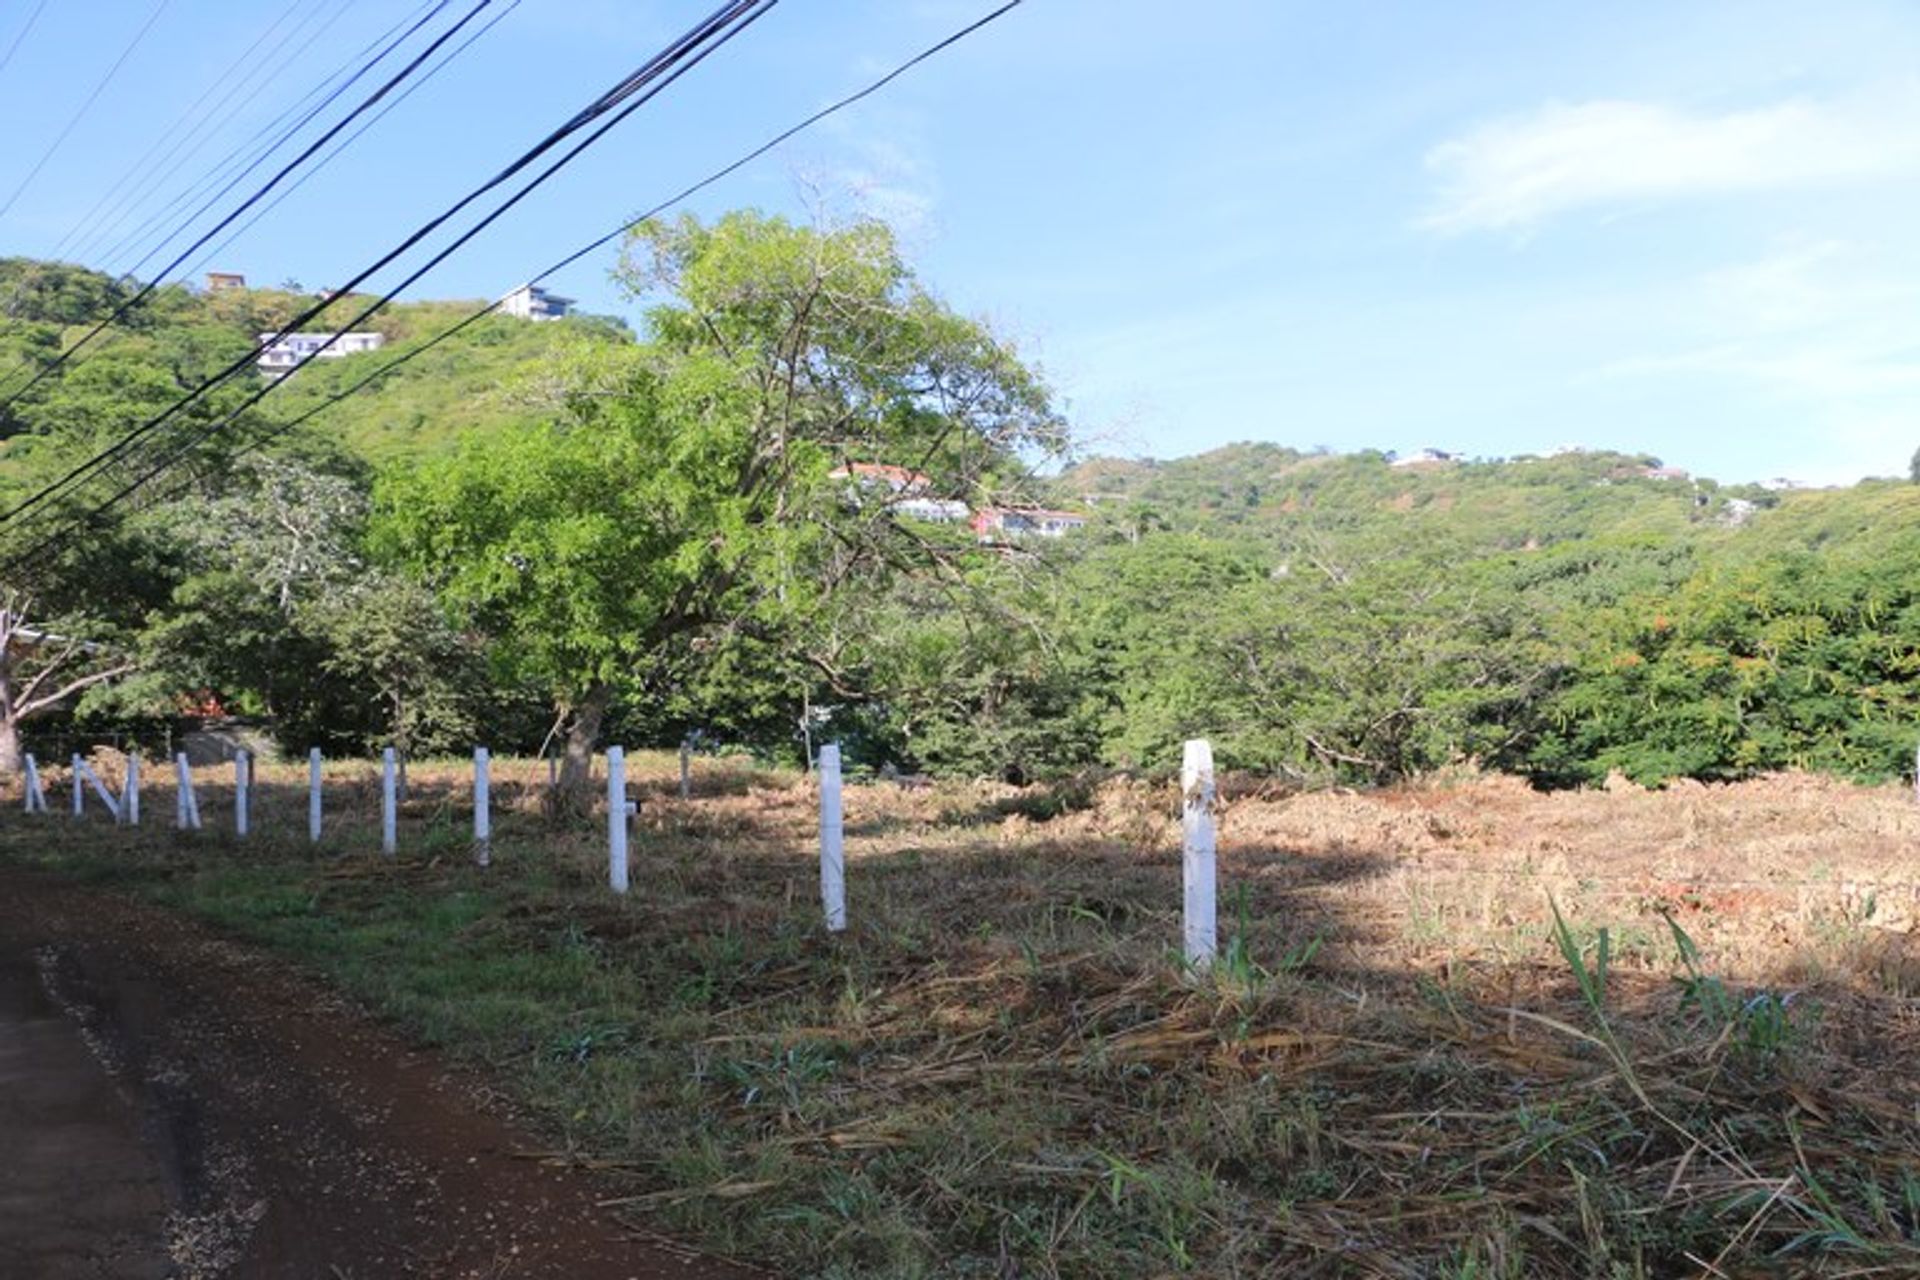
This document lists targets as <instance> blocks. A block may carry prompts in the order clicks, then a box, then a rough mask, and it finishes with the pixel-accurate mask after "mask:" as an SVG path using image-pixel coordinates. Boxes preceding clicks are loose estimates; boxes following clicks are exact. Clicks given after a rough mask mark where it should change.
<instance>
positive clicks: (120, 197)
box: [47, 0, 306, 258]
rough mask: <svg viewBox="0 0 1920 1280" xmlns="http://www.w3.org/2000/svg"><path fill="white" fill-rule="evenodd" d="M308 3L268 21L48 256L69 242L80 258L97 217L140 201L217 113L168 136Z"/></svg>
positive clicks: (230, 84) (231, 85) (108, 220)
mask: <svg viewBox="0 0 1920 1280" xmlns="http://www.w3.org/2000/svg"><path fill="white" fill-rule="evenodd" d="M305 2H306V0H293V3H291V4H289V5H288V6H287V7H286V8H285V9H283V10H281V12H280V16H279V17H277V18H275V19H274V20H273V21H272V22H270V23H268V24H267V26H266V29H265V30H263V31H261V33H260V34H259V35H257V36H255V37H254V38H253V43H252V44H250V45H248V46H247V47H246V48H245V49H243V50H241V51H240V54H239V56H238V57H236V58H234V60H233V61H232V62H230V63H228V64H227V65H226V66H225V67H224V68H222V69H221V71H220V72H219V73H218V74H217V75H215V76H214V78H213V79H212V80H211V81H209V82H208V83H207V87H206V88H205V89H202V90H201V91H200V96H199V97H197V98H195V99H194V100H193V101H192V102H191V103H189V104H188V106H187V108H186V110H184V111H182V112H181V113H180V114H179V115H178V116H176V117H174V119H173V121H172V122H171V123H170V124H168V125H167V127H166V128H164V129H162V130H161V131H160V134H159V136H158V137H157V138H155V139H154V141H153V143H152V145H151V146H149V147H148V148H147V149H146V152H145V154H144V155H143V156H141V158H140V159H139V160H138V161H136V162H135V163H134V165H133V166H132V167H131V168H129V169H127V170H126V171H124V172H123V173H121V175H120V176H119V177H118V178H117V179H115V180H114V183H113V185H112V186H110V187H108V188H107V189H106V191H104V192H102V193H101V195H100V198H99V199H98V200H95V201H94V202H93V205H92V206H91V207H90V208H89V209H88V210H87V211H86V212H85V213H83V214H81V215H80V217H79V218H78V219H76V220H75V222H74V223H73V225H72V226H70V227H68V228H67V231H66V234H65V235H63V236H61V237H60V239H59V240H58V241H57V242H56V243H55V244H54V246H53V248H52V249H51V250H49V251H48V253H47V256H48V257H49V258H58V257H59V256H60V255H61V253H62V252H64V251H65V250H66V248H67V246H68V245H72V246H73V248H74V255H75V257H76V258H78V257H79V256H80V252H81V250H82V249H83V248H85V247H86V246H87V245H88V244H89V243H90V242H91V240H92V239H93V236H94V230H95V228H94V227H93V223H94V220H95V219H96V218H101V217H102V215H103V214H105V215H107V216H106V217H105V218H104V219H103V222H102V225H103V226H111V225H113V222H112V214H113V213H117V212H118V211H119V209H120V207H121V206H122V205H123V204H125V203H126V202H127V201H128V200H137V199H138V198H139V193H140V185H141V180H143V179H145V178H147V177H148V176H150V175H151V174H152V173H154V172H156V171H157V170H159V168H160V167H161V166H163V165H165V164H166V163H167V161H169V160H171V159H172V158H173V157H174V155H175V154H177V153H178V151H179V149H180V148H181V147H182V146H183V145H185V143H186V142H187V140H188V139H189V138H191V137H193V135H194V134H195V133H196V132H198V131H199V129H200V127H201V125H204V124H205V123H206V122H207V121H208V120H211V119H212V118H213V115H214V112H213V111H209V112H208V113H207V116H206V117H205V118H204V119H202V120H201V121H200V123H199V124H196V125H194V126H193V128H191V129H188V130H187V131H186V133H184V134H183V135H182V136H181V137H180V139H179V140H178V141H176V142H174V143H173V144H172V146H170V147H167V142H168V139H170V138H172V137H173V135H174V134H175V133H176V132H178V131H179V130H180V129H181V128H182V127H183V126H185V125H186V123H187V122H188V121H189V120H191V119H192V118H193V115H194V113H195V112H196V111H198V110H200V108H201V107H202V106H204V105H205V104H206V101H207V99H209V98H211V97H212V96H213V95H214V94H215V93H216V92H218V91H219V90H220V89H222V88H225V89H226V90H227V92H228V94H229V95H231V94H232V92H233V91H234V89H235V88H236V87H237V86H238V83H239V82H238V81H236V80H235V73H236V72H238V71H239V70H240V69H241V68H242V67H245V66H249V65H252V66H256V67H257V66H258V65H259V62H258V61H256V60H255V59H254V54H255V53H257V52H259V49H260V46H261V45H263V44H265V43H266V42H267V39H268V37H270V36H271V35H273V33H274V32H276V31H278V30H279V29H280V28H281V26H283V25H284V24H285V23H286V21H287V19H289V18H291V17H292V16H293V15H294V14H296V13H298V12H299V11H300V6H301V5H302V4H304V3H305ZM276 47H277V46H276ZM224 101H225V99H224V98H223V99H222V102H224ZM217 110H218V106H216V107H215V111H217ZM162 147H167V149H166V150H165V151H164V152H163V151H162V150H161V148H162ZM123 193H124V194H123Z"/></svg>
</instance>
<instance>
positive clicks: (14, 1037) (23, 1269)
mask: <svg viewBox="0 0 1920 1280" xmlns="http://www.w3.org/2000/svg"><path fill="white" fill-rule="evenodd" d="M497 1111H498V1108H497V1107H483V1106H481V1105H480V1101H479V1100H478V1099H477V1098H476V1097H475V1096H474V1086H473V1084H472V1082H471V1081H468V1080H465V1079H464V1078H463V1077H461V1076H460V1075H459V1074H458V1073H453V1072H449V1071H448V1070H447V1069H446V1067H445V1065H444V1064H443V1063H440V1062H439V1061H437V1060H436V1059H435V1058H434V1056H433V1055H431V1054H427V1053H422V1052H419V1051H417V1050H413V1049H410V1048H409V1047H408V1046H407V1045H406V1044H404V1043H403V1042H402V1041H400V1040H399V1039H398V1038H397V1037H395V1036H394V1035H393V1034H392V1033H390V1032H388V1031H386V1030H384V1029H383V1028H381V1027H379V1026H377V1025H374V1024H372V1023H371V1022H369V1021H368V1020H367V1019H366V1018H364V1017H362V1016H360V1015H358V1014H356V1013H355V1012H354V1011H353V1010H351V1009H350V1008H348V1007H347V1006H346V1005H345V1004H344V1003H343V1002H342V1001H341V1000H340V999H339V998H338V997H337V996H334V995H332V994H331V993H330V992H328V991H327V990H326V989H325V988H324V987H322V986H320V985H318V984H316V983H314V982H312V981H309V980H307V979H305V978H304V977H302V976H300V975H298V974H296V973H294V972H292V971H291V970H289V969H288V968H287V967H286V966H284V965H282V964H280V963H278V962H276V961H274V960H271V959H269V958H266V957H263V956H262V955H260V954H259V953H257V952H254V951H251V950H248V949H246V948H243V947H240V946H237V945H234V944H231V943H228V942H225V941H223V940H221V939H219V938H217V937H214V936H212V935H211V934H209V933H208V932H206V931H205V930H202V929H200V928H197V927H195V926H194V925H192V924H191V923H189V922H185V921H183V920H181V919H179V918H177V917H175V916H173V915H170V914H168V913H166V912H163V911H159V910H156V909H154V908H151V907H146V906H142V905H139V904H135V903H131V902H127V901H123V900H121V899H118V898H115V897H112V896H108V895H102V894H99V893H97V892H93V891H89V890H83V889H79V888H75V887H72V886H68V885H63V884H60V883H57V882H55V881H52V880H49V879H46V878H42V877H39V876H34V875H28V874H25V873H20V872H13V871H0V1259H4V1260H5V1263H4V1265H0V1271H4V1273H5V1275H6V1276H7V1277H9V1280H67V1278H68V1277H73V1278H75V1280H78V1278H79V1277H87V1278H89V1280H93V1278H100V1280H122V1278H126V1280H135V1278H139V1280H144V1278H147V1277H152V1278H154V1280H161V1278H174V1280H201V1278H203V1277H205V1278H208V1280H211V1278H213V1277H244V1278H246V1280H254V1278H255V1277H260V1278H262V1280H277V1278H279V1277H286V1278H287V1280H294V1278H296V1277H297V1278H299V1280H309V1278H311V1277H325V1278H327V1280H386V1278H388V1277H448V1278H453V1277H475V1278H479V1277H486V1278H487V1280H535V1278H537V1277H555V1278H558V1277H567V1278H568V1280H603V1278H605V1280H749V1278H750V1277H752V1276H754V1275H755V1274H757V1273H753V1272H749V1271H746V1270H744V1269H741V1268H738V1267H734V1266H730V1265H728V1264H724V1263H719V1262H714V1261H711V1260H708V1259H704V1258H701V1257H699V1256H698V1255H696V1254H694V1253H692V1252H690V1251H684V1250H680V1249H678V1248H675V1247H673V1246H672V1245H670V1244H667V1243H663V1242H661V1241H658V1240H655V1239H651V1238H649V1239H637V1238H635V1237H633V1236H632V1235H631V1234H630V1233H628V1232H626V1231H624V1230H623V1229H622V1228H621V1227H620V1226H619V1225H618V1224H617V1223H615V1222H614V1221H612V1220H611V1219H610V1218H609V1216H608V1215H607V1214H606V1213H605V1212H604V1211H602V1210H601V1209H599V1208H598V1207H597V1202H598V1200H599V1199H601V1198H602V1197H603V1196H604V1195H605V1194H607V1193H606V1192H605V1191H604V1190H603V1189H602V1188H600V1187H598V1186H597V1185H595V1183H594V1181H593V1180H592V1179H591V1178H590V1177H589V1176H587V1175H585V1174H582V1173H580V1172H578V1171H575V1170H572V1169H566V1168H555V1167H550V1166H548V1165H545V1164H543V1163H541V1162H539V1161H537V1160H528V1159H524V1158H520V1157H519V1156H516V1154H515V1153H516V1152H525V1151H528V1150H532V1149H535V1148H537V1147H538V1145H539V1144H538V1143H537V1142H536V1141H534V1140H533V1139H531V1138H529V1137H527V1136H526V1135H524V1134H523V1133H521V1132H519V1131H518V1130H516V1129H515V1128H514V1127H513V1126H512V1124H511V1123H510V1122H508V1121H507V1120H504V1119H502V1118H501V1117H500V1116H499V1115H498V1114H497Z"/></svg>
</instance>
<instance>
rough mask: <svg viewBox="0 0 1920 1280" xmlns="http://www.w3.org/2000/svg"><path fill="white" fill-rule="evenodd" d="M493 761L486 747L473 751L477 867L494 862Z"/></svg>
mask: <svg viewBox="0 0 1920 1280" xmlns="http://www.w3.org/2000/svg"><path fill="white" fill-rule="evenodd" d="M490 766H491V760H490V758H489V757H488V754H487V749H486V748H485V747H475V748H474V749H473V861H474V865H476V866H481V867H484V866H488V865H490V864H491V863H492V862H493V778H492V776H491V769H490Z"/></svg>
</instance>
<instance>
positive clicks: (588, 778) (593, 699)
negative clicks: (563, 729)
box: [547, 681, 613, 819]
mask: <svg viewBox="0 0 1920 1280" xmlns="http://www.w3.org/2000/svg"><path fill="white" fill-rule="evenodd" d="M612 704H613V688H612V686H611V685H607V684H604V683H601V682H599V681H595V682H594V683H593V684H591V685H588V686H587V691H586V692H585V693H584V694H583V695H581V697H580V700H579V701H578V702H575V703H574V704H573V708H572V712H571V714H570V715H568V717H567V751H566V755H565V756H563V757H562V758H561V761H560V781H559V785H557V786H556V787H555V788H554V789H553V794H551V795H549V796H548V797H547V814H548V816H549V817H552V818H555V819H561V818H569V817H584V816H585V815H586V814H587V813H588V812H589V811H590V810H591V809H592V808H593V786H592V771H593V753H594V751H595V750H596V749H597V748H598V747H599V745H600V727H601V726H602V725H603V724H604V723H605V722H606V719H607V708H608V707H609V706H611V705H612Z"/></svg>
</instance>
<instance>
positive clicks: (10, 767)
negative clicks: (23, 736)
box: [0, 706, 27, 777]
mask: <svg viewBox="0 0 1920 1280" xmlns="http://www.w3.org/2000/svg"><path fill="white" fill-rule="evenodd" d="M26 766H27V760H26V756H25V755H24V754H23V753H22V751H21V749H20V722H19V721H18V720H17V719H15V718H14V715H13V708H12V707H11V706H9V707H4V708H0V777H13V776H16V775H18V774H20V773H21V772H23V771H24V770H25V769H26Z"/></svg>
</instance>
